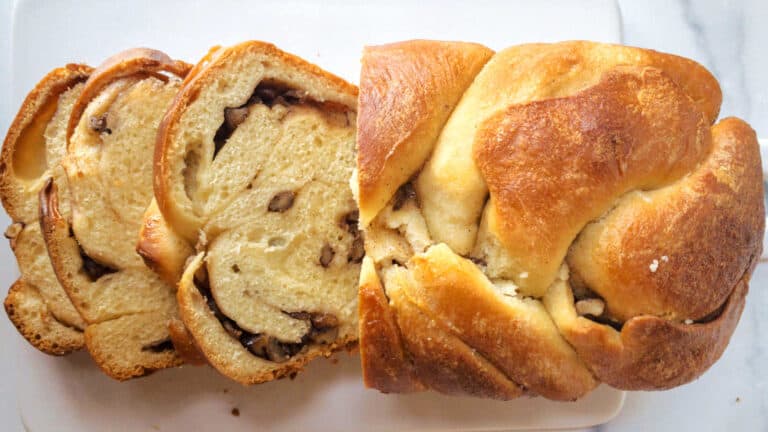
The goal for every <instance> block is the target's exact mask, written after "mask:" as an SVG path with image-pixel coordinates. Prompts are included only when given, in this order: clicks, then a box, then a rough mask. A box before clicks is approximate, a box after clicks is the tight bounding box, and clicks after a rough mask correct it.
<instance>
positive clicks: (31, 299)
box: [3, 279, 84, 356]
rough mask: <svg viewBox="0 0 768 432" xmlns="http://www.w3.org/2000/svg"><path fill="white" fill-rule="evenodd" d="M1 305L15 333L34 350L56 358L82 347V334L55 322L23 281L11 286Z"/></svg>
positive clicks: (35, 292) (43, 300)
mask: <svg viewBox="0 0 768 432" xmlns="http://www.w3.org/2000/svg"><path fill="white" fill-rule="evenodd" d="M3 305H4V306H5V312H6V314H8V318H9V319H10V320H11V322H12V323H13V325H14V326H16V329H18V331H19V333H21V335H22V336H23V337H24V339H26V340H27V341H28V342H29V343H30V344H32V346H34V347H35V348H37V349H38V350H40V351H42V352H44V353H46V354H51V355H57V356H60V355H65V354H69V353H70V352H72V351H77V350H80V349H82V348H83V344H84V338H83V332H82V331H81V330H79V329H77V328H75V327H72V326H69V325H67V324H65V323H63V322H61V321H59V320H57V319H56V317H55V316H54V315H53V314H52V313H51V312H50V310H49V309H48V306H47V305H46V303H45V299H43V298H42V296H41V295H40V293H39V292H38V291H37V290H36V289H35V288H33V287H31V286H30V285H27V284H26V283H24V281H23V280H21V279H19V280H17V281H16V282H14V284H13V285H11V288H10V289H9V290H8V295H7V296H6V297H5V301H4V303H3Z"/></svg>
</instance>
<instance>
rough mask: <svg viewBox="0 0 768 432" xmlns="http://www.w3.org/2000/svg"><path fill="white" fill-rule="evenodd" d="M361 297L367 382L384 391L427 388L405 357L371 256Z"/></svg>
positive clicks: (366, 262)
mask: <svg viewBox="0 0 768 432" xmlns="http://www.w3.org/2000/svg"><path fill="white" fill-rule="evenodd" d="M358 301H359V308H360V319H359V326H360V328H359V332H360V344H361V345H360V363H361V364H362V368H363V381H364V382H365V385H366V386H368V387H371V388H375V389H377V390H379V391H382V392H384V393H411V392H417V391H423V390H425V389H426V387H425V386H424V385H423V384H422V383H421V382H419V379H418V377H417V375H416V373H415V371H414V370H413V364H412V363H411V362H410V361H409V359H408V358H407V357H406V353H405V350H404V349H403V342H402V339H401V337H400V329H399V328H398V326H397V323H396V321H395V317H394V311H393V310H392V309H391V308H390V307H389V301H388V300H387V297H386V295H385V294H384V288H383V287H382V286H381V282H380V281H379V277H378V275H377V274H376V270H375V269H374V267H373V262H372V261H371V259H370V258H369V257H366V258H364V259H363V266H362V268H361V271H360V288H359V291H358Z"/></svg>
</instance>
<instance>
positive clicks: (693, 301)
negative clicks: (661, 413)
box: [357, 41, 765, 400]
mask: <svg viewBox="0 0 768 432" xmlns="http://www.w3.org/2000/svg"><path fill="white" fill-rule="evenodd" d="M443 46H444V45H443V43H439V42H434V43H433V47H434V49H435V50H439V49H441V48H442V47H443ZM457 49H462V48H457ZM424 51H429V43H428V42H427V43H425V42H424V41H409V42H403V43H400V44H394V45H387V46H382V47H376V48H375V49H368V50H366V52H365V53H364V58H363V61H362V62H363V69H362V74H363V76H362V77H361V83H365V82H367V81H369V82H378V83H380V86H381V87H380V88H379V87H375V88H371V87H365V86H363V87H362V89H361V95H360V107H359V108H360V112H361V116H360V117H359V122H360V123H361V124H360V125H359V129H358V130H359V132H358V145H359V149H360V154H359V156H358V169H359V170H360V173H359V175H358V180H357V186H358V188H359V192H360V202H361V207H362V206H363V203H366V202H371V201H370V200H377V201H381V200H383V201H384V202H385V203H386V202H388V204H387V207H386V208H385V209H384V210H386V211H383V210H382V209H381V208H378V209H376V210H375V211H373V213H372V214H371V215H370V220H372V221H373V223H372V224H370V225H368V226H367V228H366V229H367V230H368V231H369V232H371V233H372V234H371V235H370V236H368V237H367V239H369V240H367V243H366V250H367V251H368V252H369V254H370V253H371V252H372V251H381V250H385V249H386V248H387V247H394V246H393V245H388V244H387V243H381V244H379V243H377V244H372V243H371V242H374V241H375V242H384V241H385V240H386V239H387V238H388V236H392V235H393V234H391V232H393V231H394V232H395V234H397V232H398V231H399V233H400V234H399V235H401V236H402V237H403V239H404V241H405V242H406V246H405V248H408V247H410V248H411V249H412V250H411V253H412V255H411V257H410V259H408V260H407V262H404V260H403V258H402V257H397V258H396V259H389V256H387V257H385V258H387V259H384V258H382V261H380V262H375V265H374V263H373V262H372V263H370V266H369V267H370V268H368V269H367V271H368V273H369V274H368V276H367V277H364V278H361V282H360V334H361V340H360V347H361V357H362V359H363V365H364V368H363V374H364V380H365V382H366V385H368V386H371V387H374V388H377V389H379V390H381V391H384V392H406V391H413V390H414V389H419V387H421V388H431V389H434V390H437V391H441V392H444V393H456V392H458V393H461V392H464V393H466V394H475V395H480V396H483V397H496V398H502V399H503V398H506V397H505V396H504V395H503V394H502V393H501V392H500V390H499V389H498V388H493V387H492V385H491V383H492V382H493V381H483V380H481V379H470V380H468V381H466V382H461V381H458V382H457V381H455V380H452V379H451V376H454V375H452V374H446V375H443V376H439V374H437V372H438V371H440V370H441V368H442V367H443V366H441V365H445V364H451V365H452V366H451V367H452V368H453V369H452V371H451V372H454V373H456V372H458V371H462V372H461V374H462V375H463V376H468V375H471V373H472V372H469V371H478V370H479V366H477V365H475V366H473V367H471V368H469V369H468V370H464V369H463V368H464V367H465V366H466V364H464V363H461V362H456V361H454V362H452V363H449V362H446V361H445V360H446V359H448V358H450V356H451V355H458V353H459V352H460V350H461V348H460V346H459V345H453V348H449V349H447V350H446V351H444V352H442V353H441V352H439V350H437V349H436V348H435V347H434V346H432V347H431V348H430V349H429V350H428V351H429V352H431V353H432V357H431V358H429V359H430V360H431V361H432V364H431V367H422V368H421V369H419V368H414V363H415V359H416V358H418V357H419V356H424V357H426V356H427V355H428V354H427V353H426V351H425V350H424V347H425V346H427V345H428V343H433V344H435V343H436V342H434V341H435V340H441V338H445V334H446V329H448V334H451V335H453V336H455V337H457V338H458V339H459V340H460V341H461V342H462V343H463V344H466V346H469V347H471V348H472V349H474V350H476V352H477V353H479V354H480V355H482V356H483V358H484V359H487V360H489V361H490V363H491V364H492V365H493V366H495V367H496V368H498V370H500V371H502V372H503V373H504V374H505V375H506V376H507V377H509V378H511V381H512V382H514V383H517V384H519V385H520V386H521V387H522V388H524V389H526V390H527V391H529V392H531V393H534V394H539V395H542V396H545V397H547V398H550V399H560V400H570V399H576V398H578V397H581V396H583V395H584V394H586V393H587V392H589V391H590V390H591V389H592V388H594V387H595V385H597V383H598V382H601V381H602V382H605V383H607V384H609V385H611V386H614V387H616V388H620V389H630V390H654V389H667V388H671V387H675V386H678V385H681V384H684V383H687V382H690V381H691V380H693V379H695V378H697V377H698V376H700V375H701V374H702V373H704V372H705V371H706V370H707V369H708V368H709V367H710V366H711V365H712V364H713V363H714V362H715V361H716V360H717V359H718V358H719V357H720V355H721V354H722V352H723V350H724V349H725V347H726V346H727V344H728V340H729V339H730V336H731V334H732V332H733V330H734V328H735V326H736V324H737V322H738V318H739V316H740V314H741V311H742V309H743V306H744V298H745V295H746V291H747V282H748V280H749V275H750V274H751V272H752V269H753V268H754V260H755V259H756V258H755V257H758V256H759V255H760V250H761V245H760V244H761V240H762V233H763V232H764V229H765V227H764V225H765V220H764V214H765V209H764V207H763V200H762V194H763V186H762V178H761V168H760V158H759V154H758V153H759V152H758V146H757V142H756V140H755V135H754V132H753V131H752V130H751V129H750V128H749V126H748V125H746V124H745V123H744V122H742V121H740V120H737V119H726V120H723V121H722V122H720V123H719V124H717V125H715V126H714V127H713V126H712V124H713V123H714V122H715V120H716V118H717V115H718V113H719V109H720V102H721V99H722V95H721V93H720V89H719V86H718V84H717V81H716V80H715V79H714V77H713V76H712V75H711V74H710V73H709V72H708V71H707V70H706V69H704V68H703V67H701V66H700V65H698V64H696V63H695V62H693V61H691V60H688V59H683V58H681V57H677V56H672V55H668V54H663V53H658V52H655V51H651V50H644V49H639V48H632V47H623V46H615V45H606V44H598V43H590V42H581V41H576V42H565V43H559V44H531V45H521V46H516V47H511V48H508V49H506V50H504V51H501V52H499V53H497V54H496V55H495V56H494V57H492V58H491V59H490V60H488V61H487V62H486V63H485V66H484V67H483V69H482V70H480V71H479V72H477V73H476V75H477V76H476V77H475V78H474V81H472V82H471V84H470V85H469V88H468V89H467V90H466V91H464V94H463V96H461V98H460V101H459V102H458V104H457V106H456V107H455V108H454V109H453V110H452V113H451V116H450V117H449V118H448V120H444V119H442V118H440V117H439V116H438V115H437V114H435V113H429V112H427V113H426V114H423V113H422V114H423V115H420V114H419V113H420V112H419V111H418V109H417V108H418V107H417V108H413V109H412V110H410V111H408V110H409V108H408V107H398V105H397V104H396V103H394V102H393V103H387V104H380V103H379V104H377V103H375V102H376V101H377V99H376V96H375V95H376V94H387V92H391V93H392V94H393V96H392V97H391V100H393V101H397V99H398V98H397V95H398V94H399V93H401V92H402V93H404V94H405V95H406V99H407V98H408V97H409V94H410V92H418V91H420V89H419V85H418V83H419V81H418V80H411V81H402V82H400V81H397V80H393V82H394V83H393V84H392V85H391V86H389V87H388V86H387V84H388V81H387V80H386V79H385V78H386V76H387V75H388V74H389V73H391V71H390V70H389V69H388V67H393V66H391V65H380V64H377V62H376V61H377V58H378V57H382V58H386V57H387V55H388V53H389V55H391V56H392V57H397V56H400V57H398V61H399V63H398V65H397V66H396V68H397V69H398V70H405V71H408V70H409V67H413V66H414V65H416V64H419V63H420V62H422V61H423V58H422V57H421V56H422V55H423V52H424ZM382 52H383V53H382ZM402 53H409V54H404V55H403V54H402ZM434 62H435V64H432V65H430V66H429V67H432V68H435V67H439V62H440V60H439V59H435V60H434ZM429 67H426V68H421V69H429ZM446 91H447V90H446ZM367 92H372V93H374V94H373V95H369V94H367ZM435 93H439V91H436V92H435ZM425 97H428V96H425ZM437 99H439V97H437V98H436V99H435V100H437ZM396 109H405V110H406V112H408V113H409V114H410V115H412V116H414V118H416V119H420V121H422V122H423V121H426V122H429V121H434V122H436V123H437V124H442V125H444V126H441V127H442V130H439V129H438V130H437V131H436V132H434V133H433V135H432V136H427V137H423V138H422V139H423V142H434V140H437V144H436V145H435V147H434V148H432V149H431V152H432V154H431V155H429V156H428V157H426V158H425V159H423V160H422V159H420V162H419V166H421V165H422V164H423V165H425V167H422V168H420V169H421V171H419V169H416V170H413V169H412V168H411V167H410V166H409V165H407V164H406V165H403V164H402V163H398V162H396V161H394V159H393V158H392V155H393V154H396V152H398V151H399V150H398V149H399V147H400V145H401V142H402V139H401V137H402V136H409V135H408V134H409V133H411V132H413V133H415V131H416V130H417V128H418V127H419V121H416V122H414V124H412V125H406V126H410V129H409V127H405V128H404V129H403V128H401V127H402V126H403V125H402V124H400V123H396V122H395V120H396V119H398V118H400V117H402V112H400V111H396ZM362 113H366V114H365V115H362ZM425 116H426V117H425ZM430 116H431V118H430ZM457 117H461V118H457ZM456 125H464V126H467V125H468V126H467V127H463V128H462V130H461V131H459V132H461V134H457V131H456ZM451 127H453V128H454V129H451V130H448V129H450V128H451ZM376 128H381V129H380V130H379V129H376ZM468 128H469V129H468ZM369 129H374V130H377V132H376V133H375V134H374V133H366V132H365V131H366V130H369ZM467 131H469V132H467ZM464 135H466V136H467V137H470V138H471V140H469V141H466V140H465V141H463V142H458V141H454V142H451V139H454V140H455V139H456V138H457V137H464ZM464 138H466V137H464ZM434 158H439V159H440V162H439V163H442V164H443V165H440V164H439V163H438V164H437V165H435V164H433V163H432V160H433V159H434ZM459 159H461V163H460V164H458V165H457V164H455V163H454V164H453V165H451V163H453V161H456V160H459ZM445 161H448V163H446V162H445ZM462 164H463V165H462ZM451 166H454V167H457V169H455V170H453V171H451V170H450V169H449V168H446V167H451ZM371 167H376V169H372V168H371ZM436 167H437V168H436ZM440 168H442V169H443V171H442V172H440V173H439V174H440V175H439V176H437V177H434V178H441V176H442V177H445V178H449V177H450V178H449V179H448V180H449V181H448V182H443V183H440V182H433V183H431V184H430V183H428V182H422V177H423V176H424V175H425V172H428V171H429V170H430V169H431V170H439V169H440ZM446 169H448V171H446ZM398 170H405V171H407V173H408V175H402V176H401V175H400V174H399V173H398ZM364 172H365V173H364ZM434 172H435V171H432V173H429V172H428V173H427V175H432V174H433V173H434ZM475 177H476V178H475ZM362 179H365V180H362ZM391 179H398V180H397V182H396V183H395V184H391ZM431 180H434V179H431ZM408 181H412V182H414V184H416V192H415V193H414V195H415V198H414V199H415V202H416V203H417V204H419V205H420V206H421V208H420V210H421V213H420V214H423V215H424V216H423V217H424V218H425V219H426V222H427V223H426V225H427V227H428V231H429V232H428V233H426V235H427V236H431V239H430V241H431V246H428V247H427V248H426V249H425V250H424V249H421V250H420V249H419V247H421V246H419V243H414V242H413V241H412V239H411V238H410V237H409V236H411V237H412V233H410V232H409V231H408V230H409V228H413V226H415V225H413V222H412V221H413V220H414V219H413V218H411V219H410V221H411V222H407V223H409V224H411V225H408V224H406V225H402V224H403V222H401V221H402V220H405V219H403V218H404V217H402V218H401V219H397V220H391V219H388V218H391V217H392V216H391V215H393V214H395V215H396V214H397V213H396V212H397V208H395V207H396V206H398V205H400V206H401V205H402V203H400V204H397V202H398V200H399V199H401V198H402V197H398V196H397V195H396V193H395V192H396V191H398V188H400V187H401V186H403V184H404V183H405V182H408ZM377 182H382V183H377ZM419 182H421V183H419ZM364 183H365V186H364ZM384 183H387V184H386V187H384V186H382V184H384ZM469 183H472V184H469ZM371 185H378V186H374V187H373V189H371ZM441 187H442V188H449V187H455V189H454V190H453V191H449V192H448V193H446V195H439V197H441V198H439V199H441V200H442V197H443V196H445V197H447V199H446V200H443V202H442V203H441V204H442V205H444V207H443V208H446V209H451V208H453V207H468V206H472V205H475V204H477V205H481V207H477V208H476V209H474V208H473V209H469V211H465V210H467V209H466V208H461V209H460V210H461V211H464V213H463V216H462V217H466V218H467V221H469V222H467V223H470V225H467V224H466V223H465V222H461V223H458V224H457V225H456V226H457V228H456V230H454V231H447V232H457V231H459V230H465V229H466V230H468V231H471V230H478V234H477V237H476V238H475V237H474V234H472V235H471V236H469V237H467V238H469V240H471V242H472V243H473V244H474V246H473V245H470V246H469V247H468V248H466V247H465V246H464V245H462V246H461V248H459V249H457V250H452V246H451V245H452V244H454V243H456V242H455V241H454V239H453V238H451V237H450V236H448V237H446V238H441V237H440V235H441V230H443V229H444V227H443V226H438V225H435V224H440V223H442V222H440V220H442V219H431V217H432V214H430V213H429V212H428V211H427V210H428V209H426V208H425V206H426V205H431V204H432V203H430V202H429V201H430V200H432V201H434V200H435V197H434V196H428V195H425V194H429V193H438V192H439V193H443V191H440V190H438V189H440V188H441ZM433 191H434V192H433ZM483 191H485V192H483ZM478 193H479V194H480V196H476V195H472V194H478ZM468 194H469V195H468ZM451 200H454V201H451ZM483 207H484V211H482V212H481V210H482V209H483ZM433 213H434V211H433ZM438 216H444V215H438ZM451 217H453V214H451V215H449V216H445V218H446V220H448V219H449V218H451ZM477 219H480V221H478V220H477ZM436 221H437V222H436ZM452 223H453V222H452ZM478 225H479V228H478ZM387 230H389V231H387ZM384 232H390V234H388V235H379V234H382V233H384ZM443 232H446V231H443ZM373 234H376V235H373ZM458 234H461V235H464V234H463V233H458V232H457V235H458ZM387 241H388V240H387ZM442 242H444V243H446V244H440V243H442ZM408 244H410V246H408ZM417 246H418V247H417ZM397 247H398V248H399V249H398V250H399V251H402V248H403V247H402V246H397ZM399 253H402V252H399ZM460 255H463V256H460ZM373 258H376V257H375V256H374V257H373ZM468 258H471V260H470V259H468ZM710 258H712V259H710ZM564 263H567V264H569V265H570V274H571V275H572V276H573V277H572V278H571V279H570V280H569V278H568V272H565V273H563V271H564V270H563V268H565V269H566V270H567V267H562V268H561V266H562V265H563V264H564ZM713 266H714V267H715V268H717V269H718V271H716V272H712V271H711V269H712V268H713ZM393 269H394V270H393ZM365 271H366V268H365V267H364V272H365ZM393 271H398V272H403V273H404V274H406V275H408V276H407V277H405V276H404V277H405V279H406V280H410V281H411V282H408V283H405V284H402V283H399V282H396V279H392V278H391V277H388V276H386V275H387V274H390V273H392V272H393ZM483 273H484V274H483ZM382 275H385V276H382ZM461 275H463V276H461ZM470 275H474V276H472V277H469V276H470ZM563 275H565V276H563ZM459 276H461V277H459ZM408 278H410V279H408ZM398 285H402V286H403V287H402V288H401V287H398ZM508 285H511V286H512V287H514V289H515V290H517V292H516V293H515V292H512V293H511V294H510V293H508V292H506V291H504V290H505V289H506V288H502V286H508ZM513 291H514V290H513ZM574 292H577V295H574V294H573V293H574ZM585 296H586V298H592V297H598V298H599V299H600V300H601V301H602V303H601V304H604V305H605V309H604V311H603V312H599V313H600V314H601V315H602V316H601V317H599V318H596V319H590V318H589V317H585V316H580V315H579V314H578V313H577V309H576V307H575V302H577V301H579V300H581V299H584V298H585ZM510 298H511V299H510ZM523 305H530V306H531V307H533V306H535V309H536V310H537V311H538V312H536V313H534V312H533V311H532V310H526V308H524V307H523ZM425 317H426V320H424V319H425ZM535 317H539V318H535ZM419 319H422V320H424V321H421V322H423V323H424V325H425V326H427V329H426V330H425V329H424V328H420V327H419V324H418V322H419V321H418V320H419ZM430 320H431V321H430ZM686 323H688V324H686ZM611 325H613V326H615V327H617V328H619V329H620V330H616V329H614V328H613V327H612V326H611ZM529 342H530V343H529ZM438 344H439V345H442V346H444V347H445V346H451V345H449V344H448V343H446V342H445V341H444V342H442V343H438ZM556 347H561V348H556ZM518 348H519V349H520V351H517V349H518ZM420 350H421V351H420ZM558 350H559V354H557V352H558ZM531 356H534V357H536V358H538V359H539V360H536V361H534V360H532V357H531ZM537 356H538V357H537ZM558 356H560V357H558ZM557 358H560V360H556V359H557ZM547 362H554V363H549V366H547ZM555 365H556V366H555ZM566 365H567V366H566ZM564 368H565V369H564ZM507 396H509V395H507Z"/></svg>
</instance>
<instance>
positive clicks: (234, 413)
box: [231, 407, 240, 417]
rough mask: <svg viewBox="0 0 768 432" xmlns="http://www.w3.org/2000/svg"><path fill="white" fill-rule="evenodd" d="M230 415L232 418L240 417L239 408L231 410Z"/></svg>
mask: <svg viewBox="0 0 768 432" xmlns="http://www.w3.org/2000/svg"><path fill="white" fill-rule="evenodd" d="M231 413H232V415H233V416H235V417H240V409H239V408H237V407H235V408H232V411H231Z"/></svg>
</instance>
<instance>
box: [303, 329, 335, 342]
mask: <svg viewBox="0 0 768 432" xmlns="http://www.w3.org/2000/svg"><path fill="white" fill-rule="evenodd" d="M338 337H339V328H338V327H331V328H327V329H312V330H311V331H310V332H309V338H310V339H311V340H312V341H313V342H315V343H319V344H329V343H333V341H335V340H336V339H337V338H338Z"/></svg>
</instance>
